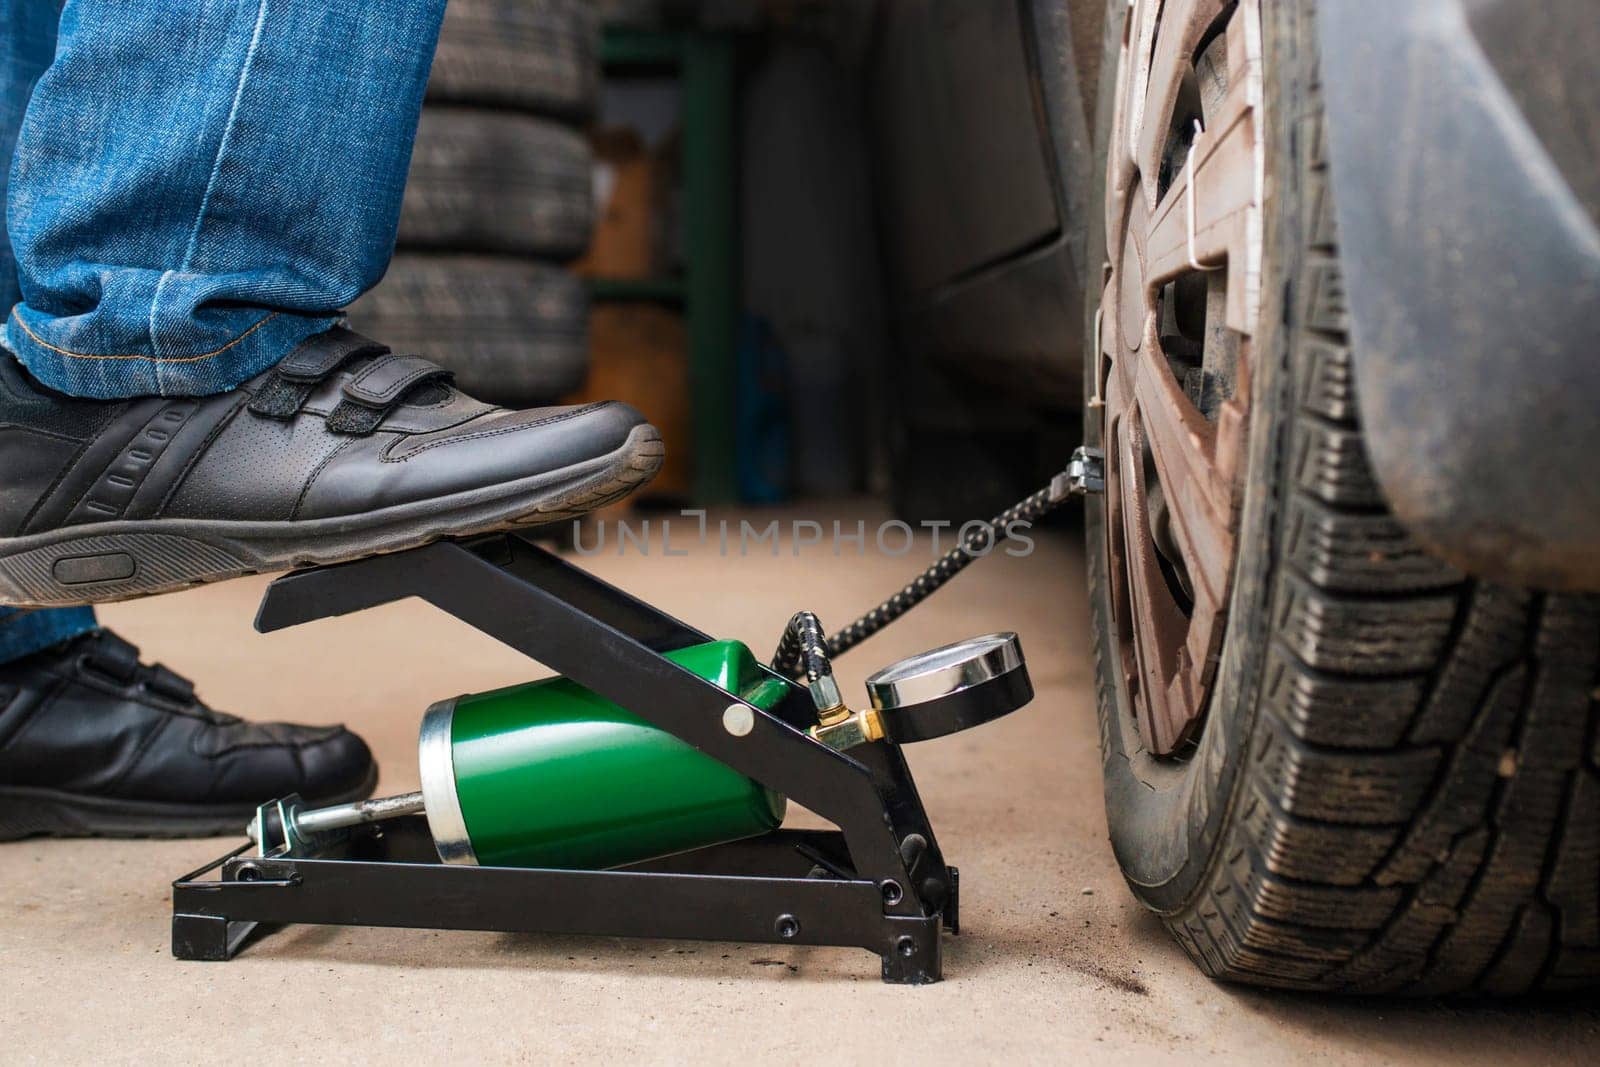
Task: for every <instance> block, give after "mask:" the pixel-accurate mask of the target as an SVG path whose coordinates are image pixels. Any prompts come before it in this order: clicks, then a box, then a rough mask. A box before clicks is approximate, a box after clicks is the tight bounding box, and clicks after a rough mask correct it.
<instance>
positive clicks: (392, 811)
mask: <svg viewBox="0 0 1600 1067" xmlns="http://www.w3.org/2000/svg"><path fill="white" fill-rule="evenodd" d="M424 810H425V807H424V805H423V802H422V794H421V793H403V794H401V795H400V796H394V797H379V798H377V799H376V800H358V801H356V802H355V803H353V804H335V805H334V806H332V807H328V808H316V809H314V810H311V811H296V812H295V813H294V816H293V817H294V829H295V832H296V833H298V834H301V835H304V836H309V835H311V834H321V833H327V832H328V831H330V830H343V829H346V828H348V827H351V826H360V825H362V824H363V823H369V822H381V821H383V820H384V819H398V818H400V816H402V815H420V814H421V813H422V812H423V811H424ZM246 832H247V833H248V834H249V835H250V840H252V841H254V842H255V843H256V844H258V845H259V844H261V840H260V835H261V830H260V822H259V820H258V821H255V822H252V823H251V824H250V826H249V828H248V830H247V831H246Z"/></svg>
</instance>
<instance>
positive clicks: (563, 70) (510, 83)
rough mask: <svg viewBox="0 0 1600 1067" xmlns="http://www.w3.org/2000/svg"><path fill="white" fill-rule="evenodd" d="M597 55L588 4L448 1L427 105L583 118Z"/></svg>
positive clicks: (596, 30) (596, 81) (589, 110)
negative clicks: (471, 106)
mask: <svg viewBox="0 0 1600 1067" xmlns="http://www.w3.org/2000/svg"><path fill="white" fill-rule="evenodd" d="M599 56H600V16H599V11H598V7H597V5H595V4H593V3H591V2H589V0H450V4H449V5H448V6H447V7H446V8H445V13H444V26H443V28H442V29H441V31H440V34H439V47H438V50H437V51H436V52H435V53H434V59H433V72H432V75H431V76H430V78H429V81H428V102H429V103H435V102H437V103H454V104H485V105H494V106H503V107H516V108H521V109H523V110H526V111H530V112H535V113H537V114H541V115H550V116H554V117H558V118H565V119H572V120H583V119H587V118H588V117H590V116H591V115H592V114H593V113H594V108H595V102H596V100H597V99H598V96H599V92H600V60H599Z"/></svg>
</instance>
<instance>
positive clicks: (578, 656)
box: [172, 534, 958, 984]
mask: <svg viewBox="0 0 1600 1067" xmlns="http://www.w3.org/2000/svg"><path fill="white" fill-rule="evenodd" d="M407 597H420V598H422V599H423V600H426V601H428V602H429V603H431V604H433V605H434V606H436V607H439V608H441V609H442V610H444V611H447V612H449V613H450V614H452V615H454V616H456V617H457V618H460V619H462V620H463V621H465V622H467V623H469V624H470V625H472V626H475V627H476V628H478V629H479V630H481V631H483V632H484V633H486V634H488V635H489V636H491V637H494V638H496V639H498V640H500V641H502V642H504V643H505V644H507V645H510V646H511V647H513V648H516V649H518V650H519V651H521V652H523V653H524V654H526V655H528V656H529V657H531V658H533V659H535V660H537V661H538V662H540V663H543V664H544V665H546V666H548V667H551V668H553V669H555V670H556V671H558V672H560V673H561V674H563V675H565V676H567V677H568V678H571V679H573V680H574V681H576V682H577V683H578V684H580V685H583V686H586V687H587V688H589V689H591V690H593V691H594V692H596V693H598V694H600V695H601V696H603V697H605V698H606V699H608V700H611V701H613V702H615V703H617V704H619V705H621V706H622V707H624V708H627V709H628V710H629V711H632V712H634V713H635V714H637V715H639V716H641V717H643V718H645V719H647V720H648V721H650V722H651V723H652V724H654V725H655V726H658V727H660V728H661V729H663V730H666V731H667V732H669V733H672V734H674V735H675V736H677V737H679V738H681V739H683V740H684V741H687V742H688V743H689V744H692V745H694V746H695V747H697V748H699V749H700V750H701V751H703V752H706V753H707V754H709V755H711V756H713V757H715V758H716V759H719V760H721V761H722V762H724V763H726V764H728V765H729V766H731V767H733V768H734V769H736V770H738V771H740V772H742V773H744V774H746V775H748V776H750V777H752V778H754V779H755V780H756V781H758V782H760V783H762V784H763V785H766V786H768V787H769V788H772V789H775V790H777V791H779V792H781V793H784V794H785V795H787V796H788V797H789V798H790V799H792V800H794V801H795V802H796V803H799V804H802V805H804V806H805V807H807V808H809V809H811V810H812V811H815V812H817V813H818V814H820V815H822V816H823V817H825V818H827V819H828V820H829V821H830V822H832V823H834V824H835V825H836V826H838V827H839V828H840V829H839V830H837V831H791V830H778V831H775V832H773V833H771V834H767V835H764V836H762V837H757V838H752V839H750V840H747V841H739V842H733V843H730V844H724V845H717V846H714V847H712V848H706V849H700V850H697V851H693V852H687V853H682V854H679V855H676V856H669V857H666V858H665V859H661V860H654V861H651V862H649V863H645V864H638V865H635V866H632V867H627V868H620V869H614V870H603V871H574V870H543V869H525V868H509V867H474V866H459V865H452V864H444V863H441V862H439V860H438V857H437V855H436V853H435V851H434V847H433V842H432V838H431V837H430V836H429V834H428V830H427V823H426V820H425V819H424V818H423V817H421V816H416V815H409V816H404V817H400V818H396V819H392V820H388V821H386V822H383V823H381V824H380V823H370V824H366V825H361V826H357V827H354V828H351V829H349V830H348V831H343V832H340V833H337V834H334V835H332V838H331V840H330V839H328V838H326V837H324V838H318V839H316V840H317V842H318V843H317V844H316V845H315V846H311V845H306V846H303V847H302V848H300V849H299V850H296V849H295V848H292V847H283V848H279V849H275V850H273V851H271V852H269V853H268V854H267V855H264V856H260V855H254V854H250V846H248V845H245V846H242V847H240V848H238V849H236V850H234V851H233V852H230V853H229V854H228V855H226V856H223V857H222V858H220V859H218V860H217V861H216V862H214V863H211V864H209V865H208V866H206V867H204V868H202V869H200V870H198V871H195V872H193V873H191V874H188V875H185V876H184V877H183V878H180V879H179V880H178V881H177V882H175V883H173V898H172V902H173V919H172V951H173V954H174V955H175V956H177V957H178V958H180V959H191V960H226V959H230V958H232V957H233V956H234V955H235V954H236V953H237V952H238V951H240V949H242V948H243V947H244V946H245V945H246V944H248V943H249V942H250V941H251V940H253V939H254V938H255V937H256V936H259V935H261V934H264V933H266V932H267V931H268V929H269V927H271V926H274V925H281V924H285V923H312V924H325V925H327V924H331V925H349V926H388V927H418V928H429V929H446V930H490V931H503V932H512V931H516V932H542V933H565V934H587V935H600V936H617V937H652V938H687V939H694V940H709V941H746V942H755V943H766V944H797V945H836V946H845V947H855V948H862V949H866V950H867V951H869V952H873V953H876V954H877V955H878V956H880V957H881V959H882V973H883V978H884V980H885V981H887V982H894V983H904V984H924V983H929V982H936V981H939V980H940V978H941V977H942V970H941V947H940V931H941V930H942V929H944V928H949V929H950V931H951V932H952V933H954V932H955V930H956V928H957V915H958V882H957V872H956V870H955V868H953V867H949V866H947V865H946V864H945V862H944V858H943V856H942V854H941V853H940V851H939V846H938V841H937V839H936V838H935V837H934V834H933V830H932V827H931V826H930V825H929V823H928V818H927V814H926V812H925V811H924V810H923V807H922V802H921V799H920V798H919V797H918V795H917V790H916V784H915V782H914V781H913V780H912V777H911V772H910V769H909V768H908V767H907V766H906V763H905V760H904V758H903V757H902V755H901V753H900V749H899V746H898V745H896V744H894V743H893V742H891V741H881V742H876V743H872V744H866V745H861V746H859V747H857V748H854V749H851V750H850V752H849V753H848V754H845V753H841V752H837V751H835V750H834V749H832V748H829V747H828V746H826V745H824V744H822V743H820V742H818V741H816V740H815V739H813V738H811V737H808V736H807V735H806V733H805V732H804V731H805V728H806V727H808V726H810V725H811V724H813V723H814V722H815V712H814V710H813V708H812V704H811V700H810V698H809V696H808V695H807V693H806V691H805V689H804V688H802V687H801V686H798V685H795V684H794V683H792V682H787V681H786V684H788V685H790V687H791V689H792V692H791V693H790V696H789V697H788V698H786V699H784V700H783V701H782V702H780V704H779V705H778V706H777V707H775V708H774V709H773V710H772V711H771V712H768V711H766V710H764V709H762V708H759V707H756V706H754V705H750V704H745V706H746V707H747V708H748V709H749V710H750V712H751V714H752V716H753V721H754V727H753V728H752V729H751V730H750V731H749V732H748V733H746V734H741V735H738V736H735V735H732V734H730V733H729V732H728V731H727V730H726V729H725V728H724V726H723V721H724V712H725V711H726V710H727V708H728V707H729V705H730V704H733V703H744V702H743V701H740V700H739V698H738V697H736V696H735V695H733V694H731V693H729V692H727V691H726V690H723V689H721V688H719V687H718V686H716V685H714V684H713V683H711V682H708V681H706V680H705V679H703V678H700V677H699V676H697V675H695V674H692V673H690V672H689V671H686V670H683V669H682V668H680V667H678V666H677V665H676V664H674V663H673V662H671V661H670V660H667V659H666V658H664V657H663V656H662V655H661V653H663V652H666V651H671V650H673V649H677V648H682V647H685V646H687V645H691V644H697V643H701V642H704V641H706V640H708V638H707V637H706V635H704V634H702V633H700V632H699V631H697V630H695V629H693V628H692V627H690V626H687V625H685V624H684V623H681V622H679V621H678V620H676V619H673V618H671V617H670V616H668V615H666V614H665V613H663V612H661V611H659V610H658V609H656V608H653V607H651V606H650V605H648V604H645V603H643V602H641V601H639V600H636V599H635V598H633V597H631V596H629V595H628V594H627V593H624V592H623V591H621V590H619V589H616V588H615V587H613V586H611V585H608V584H606V583H605V582H603V581H601V580H600V579H598V578H595V577H593V576H592V575H589V574H587V573H586V572H584V571H582V570H579V569H578V568H576V567H574V566H572V565H571V564H569V563H567V562H565V561H564V560H562V559H560V558H559V557H557V556H555V555H553V554H551V553H549V552H547V551H545V550H544V549H542V548H539V547H538V546H536V545H534V544H533V543H531V542H530V541H528V540H526V539H524V538H523V537H521V536H520V535H515V534H507V535H497V536H494V537H488V538H482V539H479V540H476V541H472V542H442V543H438V544H433V545H429V546H426V547H424V548H418V549H413V550H411V551H409V552H401V553H395V554H393V555H388V556H378V557H373V558H371V559H365V560H358V561H355V562H353V563H344V564H339V565H337V566H333V567H322V568H313V569H309V570H305V571H299V572H295V573H292V574H289V575H286V576H285V577H283V578H280V579H278V580H277V581H276V582H274V583H273V584H272V586H271V587H270V588H269V589H268V591H267V595H266V597H265V599H264V600H263V601H262V606H261V612H260V615H259V616H258V618H257V621H256V625H257V628H258V629H260V630H263V631H267V630H275V629H280V628H283V627H286V626H293V625H297V624H299V623H303V622H308V621H311V620H313V619H319V618H325V617H328V616H333V615H342V614H346V613H349V612H353V611H359V610H362V609H364V608H368V607H373V606H376V605H378V604H384V603H389V602H392V601H395V600H401V599H405V598H407Z"/></svg>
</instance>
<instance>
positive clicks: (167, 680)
mask: <svg viewBox="0 0 1600 1067" xmlns="http://www.w3.org/2000/svg"><path fill="white" fill-rule="evenodd" d="M144 684H145V686H146V688H148V689H150V690H151V691H152V692H155V693H158V694H160V695H161V696H164V697H166V698H167V699H168V700H171V701H173V702H174V703H177V704H192V703H194V683H193V682H191V681H189V679H187V678H185V677H183V676H182V675H180V674H177V673H175V672H173V671H170V670H168V669H167V668H166V667H163V666H162V665H161V664H159V663H157V664H156V665H155V666H154V667H151V668H150V670H149V674H148V676H147V677H146V678H145V683H144Z"/></svg>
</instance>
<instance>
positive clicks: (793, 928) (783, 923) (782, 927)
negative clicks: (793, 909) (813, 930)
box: [772, 915, 800, 941]
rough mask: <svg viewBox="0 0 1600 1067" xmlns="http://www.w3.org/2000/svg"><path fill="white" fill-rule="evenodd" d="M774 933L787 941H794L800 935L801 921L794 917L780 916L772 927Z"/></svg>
mask: <svg viewBox="0 0 1600 1067" xmlns="http://www.w3.org/2000/svg"><path fill="white" fill-rule="evenodd" d="M772 929H773V932H774V933H776V934H777V935H778V936H779V937H781V938H783V939H784V940H785V941H793V940H794V939H795V937H796V936H797V935H798V934H799V933H800V920H799V919H796V918H795V917H794V916H793V915H780V916H778V921H777V922H776V923H774V924H773V926H772Z"/></svg>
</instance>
